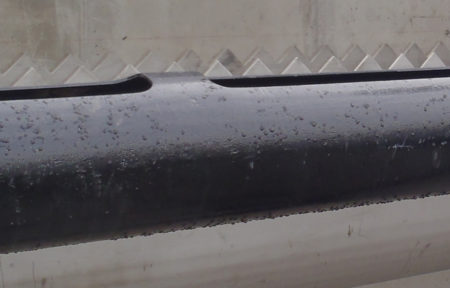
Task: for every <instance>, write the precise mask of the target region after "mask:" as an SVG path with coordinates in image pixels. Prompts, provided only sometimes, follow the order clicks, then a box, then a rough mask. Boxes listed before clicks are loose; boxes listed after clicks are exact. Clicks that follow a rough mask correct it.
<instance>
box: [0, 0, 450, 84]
mask: <svg viewBox="0 0 450 288" xmlns="http://www.w3.org/2000/svg"><path fill="white" fill-rule="evenodd" d="M449 12H450V1H449V0H427V1H421V0H396V1H391V0H378V1H364V0H341V1H334V0H277V1H275V0H231V1H230V0H213V1H210V0H190V1H183V0H150V1H149V0H96V1H87V0H78V1H77V0H27V1H18V0H2V1H0V27H2V29H0V71H1V72H3V74H5V73H6V75H0V85H1V86H10V85H15V86H23V85H36V83H43V84H45V83H51V84H54V83H63V82H69V83H72V82H79V81H81V82H84V81H95V80H106V79H113V78H116V77H118V76H127V75H129V74H133V73H136V72H137V71H141V72H162V71H167V70H170V71H179V70H180V69H182V70H196V71H200V72H203V73H205V72H207V71H209V72H210V73H209V74H210V75H217V73H218V74H219V75H227V74H228V73H231V74H242V73H244V72H246V73H247V74H251V75H255V74H261V73H262V74H264V73H266V74H267V73H283V72H284V73H300V72H302V71H303V70H304V69H303V68H304V67H303V66H302V65H301V64H304V65H305V66H306V67H307V68H308V69H307V70H310V71H312V72H342V69H343V68H344V67H345V68H347V70H353V69H356V68H357V67H358V69H359V70H373V69H378V66H379V67H380V68H383V69H388V68H389V67H391V66H392V65H394V66H392V67H391V68H396V69H399V68H408V67H420V66H422V65H424V64H425V63H427V65H426V67H436V66H438V67H439V66H442V65H450V52H448V51H444V52H442V51H443V50H445V49H444V48H443V49H441V48H442V47H450V46H449V45H450V38H449V36H450V18H449V17H448V15H449ZM439 43H442V45H441V46H442V47H441V48H439V47H438V46H436V45H438V44H439ZM383 45H386V47H384V46H383ZM293 47H296V48H297V49H298V50H299V51H300V53H298V52H296V51H292V48H293ZM436 47H437V48H436ZM433 48H435V50H433ZM224 49H229V50H227V51H228V52H229V51H231V54H232V55H231V56H230V55H224V54H223V53H224ZM432 50H433V51H432ZM447 50H448V49H447ZM432 52H436V53H435V54H436V55H432V54H431V53H432ZM225 54H226V53H225ZM442 54H445V55H442ZM232 56H235V58H233V57H232ZM365 56H370V57H369V58H367V59H366V58H365ZM230 57H231V58H230ZM436 57H437V58H438V59H435V58H436ZM372 58H373V59H372ZM429 58H431V59H429ZM396 59H397V60H396ZM363 60H364V61H363ZM215 61H219V62H220V64H221V65H223V66H224V67H225V68H226V69H227V71H228V72H227V71H222V70H221V67H220V66H219V67H218V68H217V67H214V63H216V62H215ZM299 61H300V62H301V63H300V64H299V63H297V62H299ZM405 61H406V62H405ZM261 63H263V65H261ZM368 63H369V64H368ZM370 63H372V64H370ZM373 63H375V64H373ZM13 64H15V65H13ZM280 65H281V66H280ZM299 65H300V67H299ZM279 66H280V67H279ZM30 67H33V69H32V70H29V69H28V68H30ZM265 67H268V68H269V70H270V72H269V71H267V70H266V69H265ZM288 67H290V70H289V69H288V70H286V69H287V68H288ZM212 68H214V69H212ZM55 69H56V70H55ZM211 69H212V70H214V71H210V70H211ZM52 73H53V74H52Z"/></svg>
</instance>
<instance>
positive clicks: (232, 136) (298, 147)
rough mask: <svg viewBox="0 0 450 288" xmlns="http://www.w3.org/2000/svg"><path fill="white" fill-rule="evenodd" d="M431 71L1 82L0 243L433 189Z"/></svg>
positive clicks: (444, 88) (438, 182) (440, 150)
mask: <svg viewBox="0 0 450 288" xmlns="http://www.w3.org/2000/svg"><path fill="white" fill-rule="evenodd" d="M430 71H431V72H430ZM430 71H421V72H418V71H412V72H411V71H409V72H408V73H413V74H414V73H416V74H414V75H416V76H411V75H413V74H410V76H408V77H407V76H406V75H407V74H405V73H403V72H398V73H400V74H397V75H400V76H398V77H397V78H396V77H393V76H392V74H390V75H387V76H386V74H383V73H386V72H382V73H379V74H376V76H377V77H374V76H373V75H375V74H374V73H372V76H370V75H369V74H367V73H366V74H341V75H338V76H337V78H336V79H335V80H336V81H332V80H333V77H332V75H328V76H327V77H328V78H326V77H325V78H326V79H325V80H324V78H322V80H320V77H318V78H316V79H315V81H316V82H314V81H312V80H311V79H310V78H311V76H308V80H307V81H306V80H305V81H303V80H304V78H302V77H301V76H291V79H290V80H289V79H288V78H286V77H278V78H277V77H270V79H269V78H266V79H264V78H247V82H245V80H246V79H237V80H236V79H212V80H211V79H204V78H202V77H201V76H199V75H197V74H168V75H138V76H135V77H132V78H130V79H127V80H124V81H118V82H114V83H106V84H98V85H90V87H89V88H86V86H70V87H58V88H48V87H41V88H37V89H22V90H20V89H19V90H16V89H14V90H2V91H0V96H1V99H2V100H1V101H0V155H1V157H0V232H1V237H0V251H1V252H9V251H18V250H22V249H34V248H39V247H45V246H51V245H62V244H68V243H76V242H83V241H91V240H97V239H110V238H120V237H127V236H130V235H136V234H149V233H155V232H159V231H167V230H171V229H178V228H190V227H196V226H201V225H214V224H218V223H224V222H227V221H241V220H246V219H249V218H252V217H253V218H254V217H273V216H274V215H283V214H289V213H299V212H306V211H315V210H320V209H325V210H326V209H336V208H340V207H344V206H349V205H350V206H351V205H363V204H367V203H374V202H377V201H389V200H393V199H402V198H405V197H424V196H428V195H434V194H443V193H447V192H448V191H449V190H450V189H449V187H450V177H448V176H449V175H448V174H449V168H450V148H449V143H450V117H449V113H450V101H449V97H448V95H450V78H447V75H449V74H450V73H449V72H448V71H447V70H430ZM387 73H392V72H387ZM420 73H422V74H420ZM427 73H428V74H427ZM433 73H434V74H433ZM368 75H369V76H370V77H372V78H370V77H369V76H368ZM420 75H422V77H419V76H420ZM321 77H323V76H321ZM346 77H347V78H346ZM364 77H366V78H364ZM367 77H368V78H367ZM383 77H385V78H383ZM313 78H314V77H313ZM286 79H288V80H289V81H287V80H286ZM293 79H294V80H295V81H294V80H293ZM302 79H303V80H302ZM358 79H359V80H360V81H358ZM313 80H314V79H313ZM233 81H237V82H233ZM283 81H284V82H283ZM286 81H287V82H286ZM302 81H303V82H302ZM245 83H247V85H246V84H245ZM54 89H56V90H54ZM130 89H131V90H130ZM405 187H406V188H405ZM408 187H409V188H408Z"/></svg>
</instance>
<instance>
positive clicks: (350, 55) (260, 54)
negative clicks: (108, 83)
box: [0, 43, 450, 87]
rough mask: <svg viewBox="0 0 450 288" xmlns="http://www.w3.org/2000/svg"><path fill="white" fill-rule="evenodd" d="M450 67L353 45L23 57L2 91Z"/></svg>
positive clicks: (2, 80)
mask: <svg viewBox="0 0 450 288" xmlns="http://www.w3.org/2000/svg"><path fill="white" fill-rule="evenodd" d="M446 66H450V50H449V49H448V48H447V47H446V46H445V45H444V44H443V43H437V44H436V45H435V46H434V48H433V49H432V50H431V51H429V52H427V53H425V52H424V51H422V50H421V48H420V47H418V46H417V45H416V44H414V43H413V44H411V45H410V46H408V48H407V49H406V50H405V51H403V52H402V53H400V54H397V53H396V52H395V51H394V50H393V49H392V48H391V47H390V46H389V45H387V44H384V45H382V46H381V47H379V48H378V50H376V52H375V53H373V54H372V55H371V54H367V53H365V52H364V51H363V50H362V49H361V48H360V47H359V46H358V45H353V46H352V47H351V48H350V49H349V50H348V52H347V53H346V54H345V55H344V56H343V57H341V58H339V57H337V56H336V55H335V53H334V52H333V51H332V50H331V49H330V48H329V47H328V46H323V47H321V48H320V49H319V50H318V51H317V52H316V53H315V55H314V56H313V57H312V58H308V57H306V56H305V55H304V54H303V53H302V52H301V51H300V50H299V49H298V48H297V47H295V46H292V47H290V48H289V49H287V50H286V51H285V52H284V53H283V55H282V56H281V57H279V58H278V59H274V58H273V57H272V56H271V55H270V54H269V53H267V52H266V51H264V50H263V49H257V50H255V52H254V53H252V54H251V55H250V56H249V57H248V58H247V60H245V61H241V60H239V59H238V58H237V57H236V56H235V54H234V53H233V52H232V51H230V50H229V49H224V50H222V51H220V52H219V53H218V54H217V55H216V56H215V57H214V58H213V59H211V60H210V61H209V63H202V60H201V58H200V57H199V55H197V54H196V53H195V52H194V51H192V50H188V51H186V52H185V53H183V54H182V55H181V56H180V57H179V58H178V59H176V60H174V61H172V62H169V63H163V61H162V59H160V58H158V57H157V56H155V55H154V54H153V53H152V51H149V52H148V53H147V54H145V55H144V56H143V57H142V58H141V59H140V60H139V61H138V62H137V63H126V62H125V61H124V60H123V59H121V58H120V57H119V56H118V55H117V54H115V53H109V54H106V55H104V57H103V58H102V60H101V61H100V62H99V63H97V64H96V65H90V63H83V62H82V61H81V60H80V59H78V58H77V57H76V56H73V55H68V56H67V57H66V58H64V59H63V60H62V61H61V62H60V63H59V64H58V65H57V66H56V68H53V69H51V70H49V69H47V68H45V67H44V68H43V67H42V66H39V65H36V63H35V62H34V61H33V59H32V58H31V57H30V56H28V55H21V56H20V57H19V58H18V59H17V60H16V61H15V62H14V63H13V64H12V65H11V66H10V67H9V68H7V69H6V70H5V71H3V73H1V74H0V86H3V87H8V86H9V87H10V86H35V85H52V84H62V83H87V82H95V81H102V80H112V79H118V78H124V77H127V76H130V75H133V74H136V73H140V72H144V73H145V72H183V71H197V72H201V73H203V74H204V75H205V76H209V77H220V76H232V75H235V76H238V75H275V74H278V75H284V74H308V73H339V72H348V71H379V70H390V69H412V68H440V67H446Z"/></svg>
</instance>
